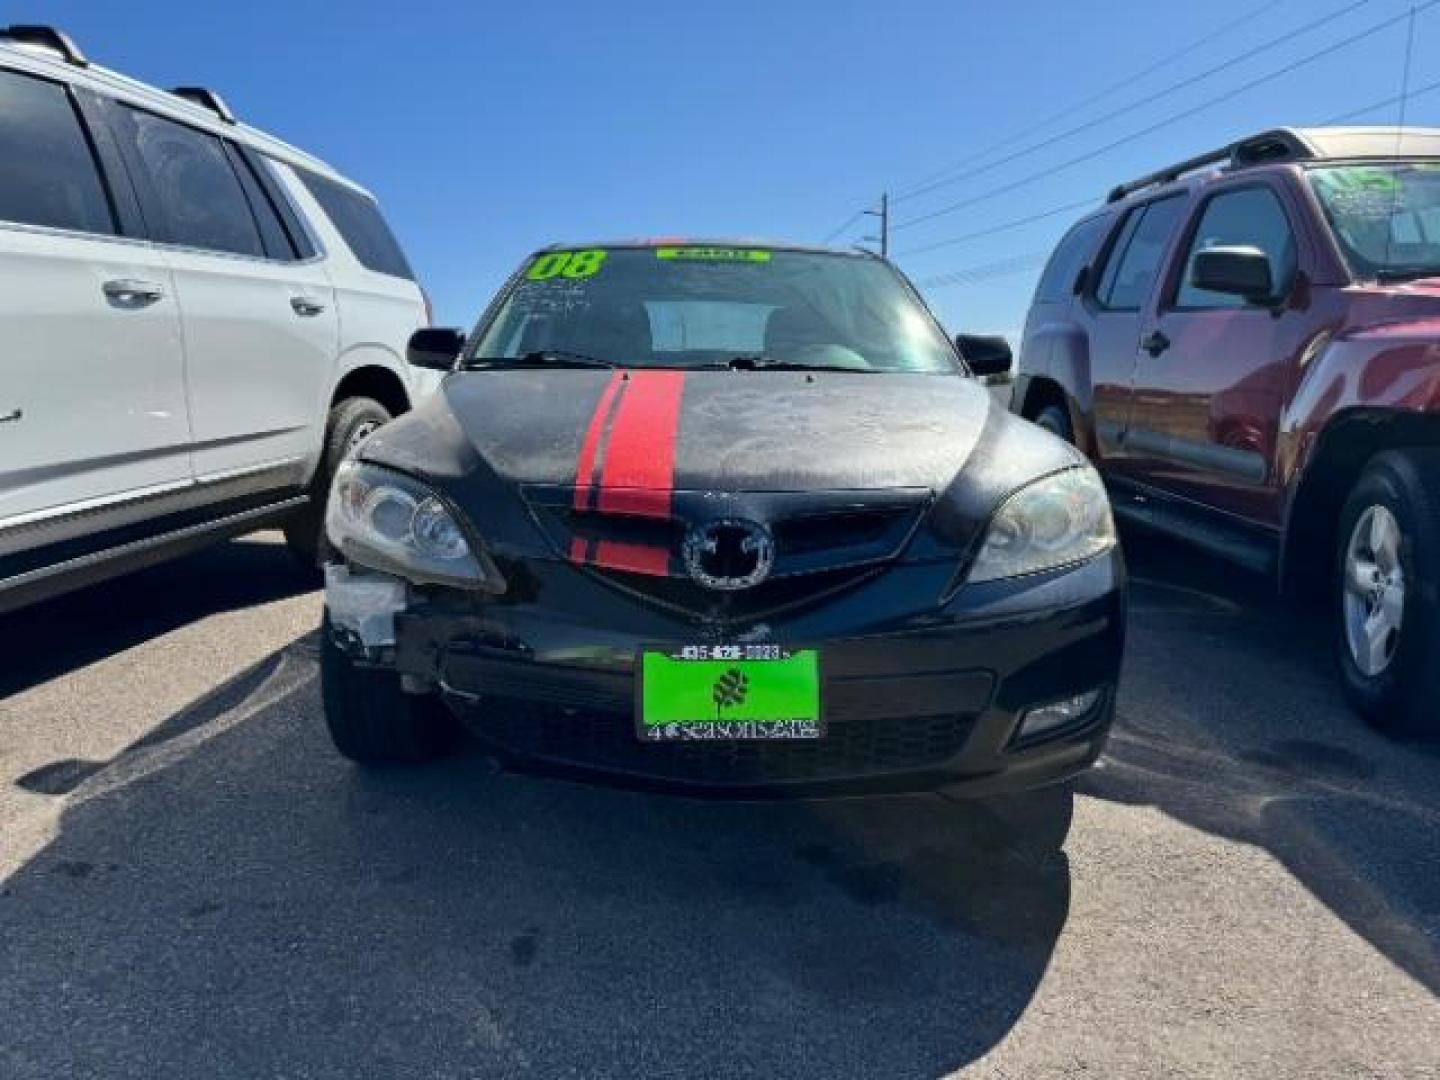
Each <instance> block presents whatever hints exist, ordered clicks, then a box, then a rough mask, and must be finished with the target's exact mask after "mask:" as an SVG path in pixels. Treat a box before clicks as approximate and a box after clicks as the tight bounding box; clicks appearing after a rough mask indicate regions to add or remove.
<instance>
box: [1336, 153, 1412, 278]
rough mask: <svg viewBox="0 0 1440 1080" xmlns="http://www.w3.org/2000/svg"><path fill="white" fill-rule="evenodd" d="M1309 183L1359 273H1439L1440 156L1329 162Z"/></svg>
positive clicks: (1399, 275) (1398, 275) (1402, 275)
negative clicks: (1423, 159)
mask: <svg viewBox="0 0 1440 1080" xmlns="http://www.w3.org/2000/svg"><path fill="white" fill-rule="evenodd" d="M1310 183H1311V185H1312V186H1313V187H1314V189H1315V193H1316V195H1318V196H1319V198H1320V203H1321V205H1322V206H1323V207H1324V208H1325V214H1326V216H1327V217H1328V218H1329V220H1330V226H1331V228H1333V229H1334V230H1335V235H1336V236H1337V237H1338V238H1339V240H1340V246H1341V247H1342V248H1343V249H1344V251H1345V256H1346V258H1347V259H1348V261H1349V263H1350V268H1351V269H1352V270H1354V271H1355V273H1356V274H1357V275H1359V276H1360V277H1366V278H1379V279H1382V280H1385V279H1389V280H1399V279H1404V278H1419V277H1432V276H1436V275H1440V162H1434V161H1428V162H1418V161H1415V162H1409V161H1397V162H1393V163H1387V164H1384V165H1376V164H1367V165H1330V166H1324V167H1320V168H1315V169H1311V170H1310Z"/></svg>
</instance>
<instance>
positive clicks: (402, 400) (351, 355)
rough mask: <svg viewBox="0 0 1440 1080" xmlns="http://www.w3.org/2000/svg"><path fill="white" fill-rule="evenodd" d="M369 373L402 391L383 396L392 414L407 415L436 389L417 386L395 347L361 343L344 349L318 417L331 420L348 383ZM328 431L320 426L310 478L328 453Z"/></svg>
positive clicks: (318, 405)
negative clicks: (385, 377)
mask: <svg viewBox="0 0 1440 1080" xmlns="http://www.w3.org/2000/svg"><path fill="white" fill-rule="evenodd" d="M367 371H373V372H385V373H388V375H390V376H392V377H393V379H394V385H395V386H397V387H398V393H399V399H398V400H397V399H396V398H390V399H388V400H386V399H384V398H383V396H382V400H381V404H383V405H385V406H386V407H387V408H389V409H390V410H391V412H397V411H400V412H403V411H407V410H408V409H409V408H410V407H411V406H412V405H413V404H414V403H415V402H417V401H419V400H420V399H421V398H423V397H425V396H427V395H428V392H429V390H431V389H433V387H428V388H427V387H424V386H421V385H417V379H416V378H415V375H416V374H417V372H416V371H415V370H414V369H412V368H411V367H410V365H409V364H408V363H406V361H405V359H404V357H402V356H401V355H400V353H399V352H397V351H396V350H395V349H394V348H392V347H391V346H389V345H386V344H385V343H384V342H379V341H365V342H357V343H355V344H353V345H349V346H347V347H346V348H345V349H343V350H342V351H341V353H340V355H339V356H338V357H337V358H336V362H335V367H334V369H333V372H332V374H331V378H330V379H329V381H328V382H327V384H326V385H325V387H324V396H323V398H322V399H321V400H319V401H317V402H316V403H315V409H316V414H317V415H318V416H320V417H327V416H328V415H329V413H330V410H331V408H332V407H333V406H334V405H335V403H336V399H337V396H346V395H343V393H342V388H343V386H344V384H345V381H346V380H347V379H348V378H351V377H352V376H356V375H358V374H362V373H365V372H367ZM435 374H436V378H435V383H436V385H438V384H439V379H440V373H439V372H436V373H435ZM372 396H374V395H372ZM399 404H403V408H400V409H398V410H397V408H396V406H397V405H399ZM326 430H327V425H326V424H325V423H323V422H322V423H321V424H319V425H318V436H317V438H316V439H315V440H314V444H313V445H312V446H311V449H310V455H309V457H308V459H307V460H306V464H305V475H306V476H307V477H310V476H314V474H315V470H316V469H317V468H319V466H320V459H321V455H322V454H323V453H324V447H325V433H326Z"/></svg>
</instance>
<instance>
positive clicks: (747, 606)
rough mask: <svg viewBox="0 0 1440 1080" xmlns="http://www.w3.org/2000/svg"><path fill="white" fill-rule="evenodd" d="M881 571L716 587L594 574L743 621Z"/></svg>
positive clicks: (683, 608)
mask: <svg viewBox="0 0 1440 1080" xmlns="http://www.w3.org/2000/svg"><path fill="white" fill-rule="evenodd" d="M878 572H879V571H878V569H877V568H875V567H865V566H860V567H844V568H842V569H839V570H828V571H823V572H821V573H815V574H803V575H797V576H795V577H782V578H770V579H769V580H768V581H762V582H761V583H760V584H759V585H755V586H753V587H751V588H749V589H741V590H739V591H738V592H712V591H711V590H709V589H706V588H703V587H701V586H700V585H697V584H696V583H695V582H693V581H691V580H690V579H689V578H682V577H652V576H650V575H647V574H626V573H623V572H621V571H617V570H607V571H596V576H597V577H599V578H600V579H601V580H602V581H605V582H607V583H608V584H610V585H613V586H615V587H616V588H619V589H623V590H624V591H626V592H628V593H631V594H633V595H635V596H637V597H640V598H642V599H644V600H648V601H650V602H651V603H654V604H657V605H659V606H660V607H663V608H668V609H670V610H672V611H675V612H677V613H679V614H682V615H695V616H699V617H702V618H705V619H711V620H716V621H720V622H727V621H742V622H743V621H750V620H754V619H759V618H764V617H767V616H771V615H778V614H780V613H782V612H790V611H794V610H795V609H797V608H800V607H803V606H805V605H807V604H817V603H820V602H821V601H823V600H828V599H829V598H830V597H832V596H834V595H835V594H836V593H838V592H841V591H843V590H844V589H847V588H850V587H851V586H852V585H857V584H859V583H860V582H862V581H866V580H868V579H869V578H871V577H874V576H875V574H877V573H878Z"/></svg>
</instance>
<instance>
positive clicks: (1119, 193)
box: [1105, 128, 1318, 203]
mask: <svg viewBox="0 0 1440 1080" xmlns="http://www.w3.org/2000/svg"><path fill="white" fill-rule="evenodd" d="M1317 156H1318V155H1317V153H1316V151H1315V147H1314V146H1313V145H1312V144H1311V143H1310V142H1309V141H1307V140H1306V139H1305V137H1304V136H1303V135H1302V134H1301V133H1300V132H1298V131H1295V130H1294V129H1292V128H1276V129H1275V130H1274V131H1265V132H1261V133H1260V134H1259V135H1251V136H1250V137H1249V138H1245V139H1241V140H1240V141H1239V142H1233V143H1230V144H1229V145H1228V146H1222V147H1221V148H1220V149H1219V150H1211V151H1210V152H1209V153H1207V154H1200V155H1197V156H1196V157H1193V158H1186V159H1185V160H1184V161H1181V162H1177V163H1176V164H1174V165H1169V166H1167V167H1165V168H1163V169H1160V170H1158V171H1156V172H1153V173H1147V174H1146V175H1145V176H1142V177H1140V179H1138V180H1131V181H1130V182H1129V183H1128V184H1121V185H1119V186H1118V187H1115V188H1112V189H1111V191H1110V195H1109V196H1108V198H1107V199H1106V200H1105V201H1106V202H1112V203H1113V202H1119V201H1120V200H1121V199H1123V198H1125V197H1126V196H1127V195H1133V194H1135V192H1137V191H1143V190H1144V189H1145V188H1148V187H1155V186H1157V185H1159V184H1168V183H1170V182H1171V181H1172V180H1178V179H1180V177H1182V176H1184V175H1185V174H1186V173H1190V172H1194V171H1195V170H1196V169H1203V168H1204V167H1205V166H1206V165H1218V164H1220V163H1221V162H1229V163H1230V167H1231V168H1232V169H1243V168H1245V167H1247V166H1250V165H1264V164H1268V163H1269V162H1272V161H1307V160H1309V159H1311V158H1314V157H1317Z"/></svg>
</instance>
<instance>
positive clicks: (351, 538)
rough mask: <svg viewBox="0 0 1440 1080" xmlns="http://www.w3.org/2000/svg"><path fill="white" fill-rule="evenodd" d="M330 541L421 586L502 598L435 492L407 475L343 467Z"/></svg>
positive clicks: (329, 515) (333, 490) (484, 559)
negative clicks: (478, 591) (453, 588)
mask: <svg viewBox="0 0 1440 1080" xmlns="http://www.w3.org/2000/svg"><path fill="white" fill-rule="evenodd" d="M325 534H326V536H328V537H329V538H330V543H331V544H332V545H334V547H335V549H336V550H337V551H339V552H340V554H342V555H344V556H345V558H346V559H348V560H350V561H352V562H355V563H359V564H360V565H361V566H368V567H370V568H371V569H372V570H384V571H387V572H389V573H392V574H396V575H399V576H400V577H403V578H408V579H409V580H410V581H414V582H417V583H420V584H435V585H454V586H458V587H460V588H462V589H481V590H484V591H486V592H502V591H503V590H504V588H505V582H504V579H503V578H501V576H500V572H499V571H498V570H497V569H495V564H494V563H493V562H491V561H490V558H489V556H488V555H486V553H485V552H484V551H479V550H474V549H472V547H471V545H470V541H469V540H468V539H467V538H466V536H465V531H464V530H463V529H462V528H461V527H460V522H459V521H458V520H457V519H456V516H455V514H454V513H453V512H452V511H451V509H450V507H449V506H448V505H447V504H446V502H445V500H444V499H442V498H441V497H440V496H439V495H438V494H437V493H436V492H434V491H432V490H430V488H428V487H426V486H425V485H424V484H422V483H421V482H420V481H418V480H413V479H411V478H410V477H408V476H406V475H404V474H403V473H397V472H391V471H390V470H389V469H383V468H380V467H378V466H375V465H366V464H364V463H362V462H358V461H353V460H351V461H346V462H344V463H343V464H342V465H341V466H340V467H339V468H338V469H336V470H335V479H334V481H333V482H332V483H331V485H330V502H329V504H328V505H327V507H326V510H325Z"/></svg>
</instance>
